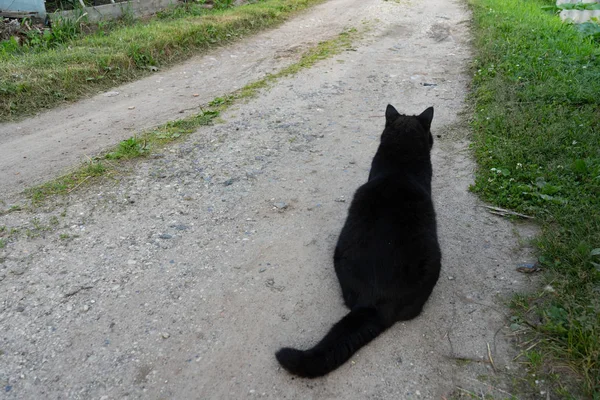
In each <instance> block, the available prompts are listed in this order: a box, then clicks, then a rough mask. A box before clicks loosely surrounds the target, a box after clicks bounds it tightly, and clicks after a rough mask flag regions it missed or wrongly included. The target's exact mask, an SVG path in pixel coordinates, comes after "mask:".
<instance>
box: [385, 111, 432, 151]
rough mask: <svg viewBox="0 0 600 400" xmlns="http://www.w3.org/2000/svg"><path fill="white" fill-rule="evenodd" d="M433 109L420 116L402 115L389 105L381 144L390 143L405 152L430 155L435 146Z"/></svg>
mask: <svg viewBox="0 0 600 400" xmlns="http://www.w3.org/2000/svg"><path fill="white" fill-rule="evenodd" d="M432 120H433V107H429V108H428V109H426V110H425V111H423V112H422V113H421V114H419V115H402V114H400V113H399V112H398V111H397V110H396V109H395V108H394V106H392V105H391V104H388V106H387V109H386V110H385V129H384V130H383V133H382V134H381V143H382V144H387V143H390V144H392V143H393V145H394V147H397V148H400V149H402V150H404V151H409V152H416V153H422V152H423V151H425V152H427V153H429V150H430V149H431V147H432V146H433V136H432V135H431V131H430V128H431V121H432Z"/></svg>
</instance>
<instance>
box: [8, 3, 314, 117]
mask: <svg viewBox="0 0 600 400" xmlns="http://www.w3.org/2000/svg"><path fill="white" fill-rule="evenodd" d="M321 1H322V0H264V1H260V2H257V3H253V4H247V5H244V6H240V7H235V8H231V9H225V10H218V9H217V10H211V11H204V12H203V13H202V14H199V15H196V14H194V13H191V15H189V14H187V13H182V14H181V15H180V16H177V17H176V18H175V17H173V18H170V17H169V18H167V17H164V18H155V19H152V20H150V21H147V22H143V21H139V22H138V23H135V24H134V25H131V26H119V27H117V28H115V29H113V30H111V31H109V32H105V31H103V30H99V31H98V32H96V33H95V34H91V35H89V36H85V37H78V38H75V39H73V40H68V41H67V42H66V43H63V44H61V45H57V46H56V47H53V48H48V49H45V50H44V51H36V52H28V53H24V54H12V53H10V51H2V52H0V120H10V119H15V118H18V117H23V116H25V115H30V114H33V113H35V112H37V111H40V110H42V109H46V108H51V107H54V106H56V105H58V104H60V103H63V102H68V101H73V100H76V99H79V98H82V97H84V96H86V95H90V94H93V93H97V92H98V91H99V90H105V89H107V88H110V87H114V86H115V85H118V84H120V83H123V82H127V81H131V80H134V79H138V78H140V77H142V76H145V75H147V74H149V73H150V71H151V70H154V69H155V68H149V67H158V66H166V65H170V64H173V63H175V62H177V61H181V60H183V59H185V58H187V57H189V56H190V55H192V54H195V53H197V52H198V51H201V50H206V49H208V48H211V47H214V46H217V45H220V44H224V43H229V42H231V41H233V40H235V39H237V38H240V37H242V36H244V35H247V34H249V33H252V32H256V31H258V30H260V29H264V28H267V27H271V26H274V25H276V24H278V23H281V22H283V21H284V20H285V19H286V18H288V17H289V16H290V15H292V14H293V13H294V12H296V11H298V10H301V9H304V8H307V7H309V6H311V5H313V4H316V3H319V2H321ZM67 32H68V30H67ZM7 46H8V47H9V48H10V47H11V46H10V44H9V45H7Z"/></svg>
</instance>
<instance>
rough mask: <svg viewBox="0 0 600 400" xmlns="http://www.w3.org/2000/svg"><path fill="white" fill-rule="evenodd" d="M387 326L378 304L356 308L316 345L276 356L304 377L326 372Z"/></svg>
mask: <svg viewBox="0 0 600 400" xmlns="http://www.w3.org/2000/svg"><path fill="white" fill-rule="evenodd" d="M386 328H387V326H386V325H385V324H384V322H383V321H382V320H381V318H380V317H379V315H378V313H377V310H376V309H375V308H356V309H354V310H352V311H350V313H349V314H347V315H346V316H345V317H344V318H342V319H341V321H339V322H338V323H337V324H335V325H334V326H333V328H331V330H330V331H329V332H328V333H327V335H325V337H324V338H323V340H321V341H320V342H319V343H318V344H317V345H316V346H315V347H313V348H312V349H310V350H306V351H302V350H296V349H292V348H289V347H284V348H282V349H281V350H279V351H278V352H277V353H276V354H275V356H276V357H277V360H278V361H279V363H280V364H281V366H282V367H283V368H285V369H286V370H288V371H289V372H291V373H292V374H295V375H298V376H302V377H305V378H316V377H319V376H323V375H325V374H328V373H329V372H331V371H333V370H334V369H336V368H338V367H339V366H340V365H342V364H343V363H345V362H346V361H348V360H349V359H350V357H352V355H353V354H354V353H356V351H358V349H360V348H361V347H363V346H364V345H366V344H367V343H369V342H370V341H371V340H373V339H375V338H376V337H377V336H379V334H381V333H382V332H383V331H384V330H385V329H386Z"/></svg>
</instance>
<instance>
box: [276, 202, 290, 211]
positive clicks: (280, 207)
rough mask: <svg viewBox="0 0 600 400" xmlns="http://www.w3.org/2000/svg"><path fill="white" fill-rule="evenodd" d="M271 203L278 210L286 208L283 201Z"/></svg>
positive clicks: (286, 205)
mask: <svg viewBox="0 0 600 400" xmlns="http://www.w3.org/2000/svg"><path fill="white" fill-rule="evenodd" d="M273 205H274V206H275V208H278V209H280V210H285V209H286V208H288V204H287V203H285V202H283V201H280V202H278V203H273Z"/></svg>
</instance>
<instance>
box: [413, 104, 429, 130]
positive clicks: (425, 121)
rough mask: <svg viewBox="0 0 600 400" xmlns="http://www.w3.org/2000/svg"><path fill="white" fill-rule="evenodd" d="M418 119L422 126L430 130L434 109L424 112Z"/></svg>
mask: <svg viewBox="0 0 600 400" xmlns="http://www.w3.org/2000/svg"><path fill="white" fill-rule="evenodd" d="M417 118H418V119H419V121H420V122H421V125H423V126H424V127H425V128H426V129H427V130H429V128H431V121H433V107H429V108H428V109H427V110H425V111H423V112H422V113H421V114H420V115H418V116H417Z"/></svg>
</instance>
